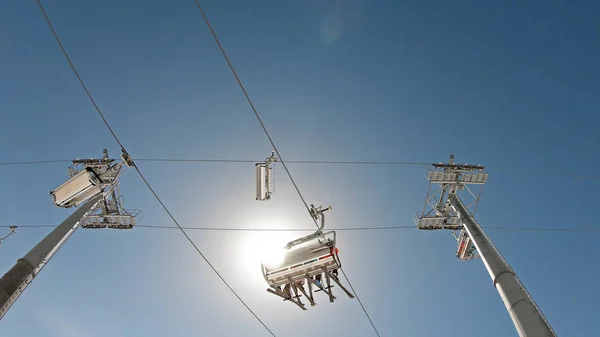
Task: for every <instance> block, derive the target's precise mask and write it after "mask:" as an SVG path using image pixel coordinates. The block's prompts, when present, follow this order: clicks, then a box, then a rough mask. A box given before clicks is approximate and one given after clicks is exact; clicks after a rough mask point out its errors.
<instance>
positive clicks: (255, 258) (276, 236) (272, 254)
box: [244, 233, 289, 268]
mask: <svg viewBox="0 0 600 337" xmlns="http://www.w3.org/2000/svg"><path fill="white" fill-rule="evenodd" d="M288 241H289V240H288V238H287V237H286V236H285V235H282V233H256V234H252V235H248V236H247V237H246V239H245V244H244V260H245V261H246V262H247V264H248V265H251V266H252V268H260V265H261V263H264V264H265V265H266V266H267V267H269V268H276V267H277V266H279V265H281V263H283V259H284V257H285V253H284V249H283V246H285V244H286V243H287V242H288Z"/></svg>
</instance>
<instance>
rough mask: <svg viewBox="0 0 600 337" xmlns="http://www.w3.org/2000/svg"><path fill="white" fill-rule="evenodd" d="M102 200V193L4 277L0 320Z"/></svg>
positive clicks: (34, 248)
mask: <svg viewBox="0 0 600 337" xmlns="http://www.w3.org/2000/svg"><path fill="white" fill-rule="evenodd" d="M102 198H103V194H102V193H100V194H98V195H97V196H95V197H93V198H92V199H90V200H89V201H88V202H86V203H85V204H83V205H82V206H81V207H79V209H77V210H76V211H75V212H73V214H71V215H70V216H69V217H68V218H67V219H66V220H65V221H63V222H62V223H61V224H60V225H58V227H56V228H55V229H54V230H53V231H52V232H50V234H48V235H47V236H46V237H45V238H44V239H42V241H40V242H39V243H38V244H37V245H36V246H35V247H33V249H31V250H30V251H29V252H28V253H27V254H26V255H25V256H24V257H23V258H21V259H19V260H18V261H17V263H16V264H15V265H14V266H13V267H12V268H11V269H10V270H9V271H8V272H7V273H6V274H4V276H2V278H1V279H0V320H1V319H2V318H3V317H4V315H5V314H6V312H7V311H8V309H10V307H11V306H12V305H13V303H15V301H16V300H17V299H18V298H19V296H20V295H21V294H22V293H23V291H25V288H27V286H28V285H29V284H30V283H31V281H33V279H34V278H35V277H36V275H37V274H38V273H39V272H40V271H41V270H42V268H44V266H45V265H46V264H47V263H48V261H49V260H50V259H51V258H52V256H53V255H54V254H56V252H57V251H58V250H59V249H60V247H61V246H62V245H63V244H64V243H65V242H66V241H67V239H68V238H69V237H70V236H71V235H72V234H73V233H74V232H75V230H76V229H77V228H78V227H79V225H80V224H81V221H82V220H83V219H84V218H85V217H86V216H87V215H88V214H90V213H91V212H92V211H93V210H94V209H95V208H96V207H97V206H98V203H99V202H100V201H101V200H102Z"/></svg>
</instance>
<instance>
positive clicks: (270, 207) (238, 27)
mask: <svg viewBox="0 0 600 337" xmlns="http://www.w3.org/2000/svg"><path fill="white" fill-rule="evenodd" d="M43 3H44V4H45V7H46V11H47V13H48V15H49V16H50V19H51V20H52V21H53V24H54V26H55V29H56V30H57V32H58V34H59V35H60V37H61V38H62V41H63V43H64V45H65V47H66V48H67V50H68V52H69V53H70V55H71V57H72V59H73V61H74V62H75V65H76V66H77V67H78V69H79V71H80V73H81V75H82V77H83V79H84V81H85V82H86V84H87V85H88V87H89V89H90V90H91V92H92V94H93V95H94V97H95V99H96V100H97V102H98V104H99V106H100V108H101V109H102V110H103V112H104V113H105V115H106V117H107V119H108V120H109V122H110V123H111V124H112V125H113V127H114V129H115V132H116V133H117V135H119V137H120V138H121V140H122V142H123V143H124V145H125V147H126V148H127V149H128V151H129V152H130V153H131V155H132V156H133V157H134V158H189V159H195V158H200V159H249V160H260V159H262V158H265V157H267V156H269V155H270V152H271V150H272V148H271V146H270V144H269V142H268V140H267V138H266V137H265V135H264V133H263V131H262V130H261V128H260V125H259V124H258V122H257V121H256V118H255V117H254V115H253V113H252V111H251V110H250V108H249V106H248V104H247V102H246V101H245V99H244V97H243V95H242V93H241V91H240V90H239V88H238V87H237V84H236V83H235V80H234V78H233V76H232V75H231V73H230V72H229V69H228V68H227V66H226V63H225V62H224V60H223V59H222V56H221V55H220V52H219V50H218V49H217V46H216V44H215V43H214V41H213V40H212V37H211V36H210V34H209V32H208V29H207V28H206V26H205V24H204V22H203V21H202V19H201V16H200V14H199V12H198V10H197V9H196V7H195V5H194V2H193V1H191V0H190V1H139V0H136V1H133V0H131V1H114V0H110V1H68V2H66V1H43ZM203 6H204V8H205V10H206V12H207V15H208V16H209V18H210V19H211V21H212V24H213V26H214V28H215V30H216V31H217V34H218V35H219V36H220V38H221V40H222V43H223V44H224V46H225V48H226V50H227V51H228V53H229V56H230V58H231V60H232V62H233V63H234V65H235V66H236V68H237V70H238V73H239V75H240V77H241V79H242V81H243V82H244V84H245V85H246V88H247V89H248V91H249V93H250V95H251V97H252V99H253V100H254V103H255V105H256V107H257V109H258V111H259V113H260V114H261V117H262V118H263V119H264V121H265V124H266V127H267V128H268V129H269V131H270V132H271V134H272V136H273V139H274V141H275V143H276V145H277V146H278V148H279V150H280V151H281V154H282V156H283V158H284V159H289V160H349V161H361V160H362V161H364V160H382V161H417V162H422V161H425V162H438V161H446V160H447V159H448V156H449V155H450V154H454V155H455V156H456V161H457V162H466V163H470V164H483V165H486V166H487V168H488V170H489V172H490V178H489V183H488V184H487V186H486V188H485V191H484V193H483V197H482V201H481V203H480V207H479V209H478V212H477V213H478V219H479V221H480V222H481V224H482V225H483V226H509V227H524V228H532V227H544V228H590V229H598V228H599V227H598V220H597V215H595V213H594V212H592V210H594V209H596V208H597V207H598V202H599V201H600V200H599V198H598V193H597V191H598V187H600V178H599V177H598V173H597V172H598V166H599V165H600V159H599V157H600V156H599V154H600V150H599V148H600V132H599V131H598V130H599V128H600V113H599V110H600V94H599V90H600V21H598V15H599V14H600V2H598V1H587V2H586V1H570V2H568V3H567V2H566V1H544V2H535V3H534V2H522V1H495V2H490V1H485V2H476V1H471V2H448V1H432V2H423V1H408V2H402V1H361V0H347V1H332V0H329V1H322V0H308V1H274V0H268V1H252V2H251V1H242V0H222V1H214V0H207V1H203ZM103 148H108V149H109V153H111V154H113V155H114V156H116V155H118V153H119V148H118V146H117V144H116V143H115V141H114V140H113V139H112V138H111V136H110V134H109V132H108V131H107V129H106V128H105V126H104V125H103V124H102V122H101V120H100V118H99V117H98V115H97V113H96V112H95V110H94V109H93V107H92V105H91V103H90V102H89V100H88V99H87V97H86V96H85V94H84V92H83V90H82V89H81V87H80V85H79V83H78V82H77V79H76V78H75V76H74V74H73V73H72V71H71V70H70V68H69V66H68V63H67V62H66V60H65V59H64V57H63V55H62V54H61V52H60V50H59V48H58V46H57V44H56V42H55V41H54V39H53V37H52V35H51V33H50V31H49V29H48V27H47V25H46V23H45V21H44V18H43V16H42V15H41V12H40V10H39V9H38V7H37V5H36V2H35V1H3V2H1V3H0V161H2V162H8V161H28V160H51V159H74V158H78V157H79V158H81V157H99V156H100V155H101V153H102V149H103ZM138 165H139V167H140V169H141V170H142V172H143V173H144V174H145V175H146V176H147V178H148V180H149V181H150V183H151V184H152V186H153V187H154V188H155V189H156V191H157V193H158V194H159V196H160V197H161V198H162V199H163V200H164V201H165V203H166V204H167V206H168V207H169V208H170V210H171V211H172V212H173V214H174V215H175V217H176V218H177V219H178V220H179V221H180V223H181V224H182V225H183V226H212V227H223V228H233V227H247V228H250V227H271V228H307V229H310V228H312V227H311V226H312V221H311V219H310V218H309V216H308V215H307V213H306V211H305V210H304V209H303V205H302V203H301V201H300V199H299V197H298V196H297V195H296V194H295V191H294V190H293V187H292V185H291V183H290V181H289V179H288V178H287V176H286V175H285V173H284V171H283V170H282V166H281V165H280V164H279V165H276V169H275V170H276V191H275V193H274V194H273V198H272V200H270V201H268V202H264V203H261V202H258V201H255V200H254V186H255V185H254V165H253V164H252V163H249V164H222V163H184V164H182V163H154V162H142V161H140V162H138ZM66 166H67V164H65V163H58V164H44V165H23V166H2V167H0V172H1V174H2V179H1V184H0V187H1V189H2V193H0V205H2V206H3V207H2V212H3V214H2V220H1V223H0V225H10V224H16V225H23V226H24V225H34V224H58V223H60V222H61V221H62V220H63V219H64V218H66V217H67V216H68V215H69V213H70V210H65V209H59V208H57V207H55V206H54V205H53V204H52V202H51V199H50V196H49V191H50V190H51V189H53V188H55V187H56V186H58V185H59V184H60V183H62V182H63V181H64V180H65V179H66V178H67V170H66ZM289 168H290V170H291V173H292V175H293V176H294V178H295V179H296V181H297V183H298V185H299V187H300V189H301V191H302V192H303V194H304V196H305V197H306V199H307V201H308V202H309V203H314V204H317V205H319V204H322V205H325V206H328V205H331V206H333V211H331V212H329V214H328V223H327V225H328V226H331V227H343V228H351V227H369V226H372V227H380V226H399V225H411V224H413V223H412V219H413V214H414V212H417V211H420V210H421V208H422V207H423V203H424V197H425V193H426V191H427V181H426V180H425V179H424V177H423V174H422V173H423V168H422V167H418V166H353V165H308V164H289ZM121 191H122V192H123V195H124V198H125V204H126V207H128V208H138V209H141V210H142V211H143V213H144V219H143V221H142V224H145V225H173V224H172V222H171V220H170V219H169V218H168V216H167V215H166V214H165V212H164V211H163V210H162V209H161V208H160V205H159V204H158V203H157V202H156V200H155V199H153V197H152V195H151V194H150V192H149V191H148V189H147V188H146V187H145V186H144V185H143V183H142V181H141V179H140V178H139V177H138V176H137V174H136V173H135V172H133V171H131V172H128V173H127V174H126V175H125V176H123V177H122V179H121ZM2 230H3V231H6V232H8V230H7V229H6V228H4V229H2ZM49 231H50V228H37V229H26V228H20V229H18V230H17V235H16V236H12V237H10V238H9V239H7V240H6V241H4V242H3V243H2V246H1V248H0V271H2V273H4V272H5V271H7V270H8V269H9V268H10V267H11V266H12V265H13V264H14V263H15V261H16V260H17V259H18V258H19V257H21V256H23V255H24V254H25V253H26V252H27V251H28V250H29V249H30V248H31V247H33V246H34V245H35V243H36V242H38V241H39V240H40V239H41V238H43V237H44V236H45V235H46V234H47V233H48V232H49ZM304 234H305V233H288V232H286V233H271V234H270V233H246V232H204V231H194V232H190V235H191V237H192V238H193V240H194V241H195V242H196V243H197V244H198V246H199V247H200V248H201V249H202V251H203V252H204V253H205V254H206V256H207V257H208V258H209V259H210V260H211V262H213V263H214V265H215V267H216V268H217V269H218V270H219V271H220V272H221V273H222V275H223V277H225V279H226V280H228V281H229V282H230V283H231V286H232V287H233V288H234V289H235V290H236V291H237V292H238V293H239V294H240V296H241V297H242V298H243V299H244V300H245V301H246V302H247V303H248V305H249V306H250V307H251V308H252V309H253V310H254V311H255V312H256V313H257V315H258V316H259V317H261V319H262V320H263V321H264V322H265V323H266V324H267V325H268V326H269V327H270V328H271V330H272V331H273V332H274V333H275V334H276V335H277V336H290V337H292V336H307V334H311V335H315V334H318V335H329V336H357V337H362V336H374V335H375V334H374V332H373V330H372V328H371V326H370V325H369V322H368V321H367V319H366V317H365V316H364V314H363V312H362V310H361V308H360V306H359V304H358V303H357V301H356V300H351V299H348V298H346V297H345V296H342V294H340V293H339V292H338V295H339V296H338V300H337V301H336V302H335V303H333V304H330V303H328V301H327V299H326V298H325V296H324V295H323V294H319V295H322V296H318V298H317V302H318V304H317V306H316V307H314V308H310V309H309V310H308V311H306V312H302V311H300V310H299V309H298V308H297V307H295V306H294V305H292V304H289V303H282V302H281V301H280V300H279V299H278V298H277V297H275V296H273V295H270V294H268V293H267V292H266V291H265V289H266V287H267V285H266V282H264V280H263V279H262V275H261V274H260V264H259V261H258V259H257V253H256V252H257V251H258V250H259V249H260V248H261V247H262V246H264V245H268V244H273V243H276V244H281V245H283V244H285V242H287V241H288V240H290V239H293V238H295V236H300V235H304ZM489 234H490V236H491V237H492V239H493V240H494V242H495V243H496V244H497V246H498V247H499V249H500V250H501V251H502V252H503V254H504V256H505V257H506V258H507V259H508V261H509V262H510V263H511V265H512V266H513V268H514V269H515V271H516V272H517V274H518V275H519V277H520V278H521V280H522V281H523V282H524V284H525V285H526V287H527V288H528V289H529V291H530V293H531V294H532V296H533V297H534V298H535V300H536V301H537V303H538V304H539V306H540V307H541V308H542V310H543V311H544V313H545V315H546V316H547V318H548V319H549V321H550V322H551V324H552V326H553V327H554V329H555V330H556V332H557V334H558V335H559V336H577V337H580V336H597V335H598V331H599V330H600V321H599V320H598V319H597V317H598V313H599V312H600V304H599V302H598V299H599V298H600V290H599V288H598V287H597V279H598V277H599V276H600V272H599V269H598V260H599V258H600V245H598V244H597V240H598V232H594V231H589V232H584V233H561V232H526V231H499V230H489ZM0 235H3V233H0ZM338 245H339V248H340V257H341V258H342V261H343V263H344V269H345V271H346V273H347V274H348V276H349V277H350V280H351V281H352V283H353V285H354V288H355V289H356V291H357V292H358V295H359V296H360V297H361V299H362V301H363V303H364V305H365V307H366V308H367V310H368V312H369V314H370V315H371V317H372V319H373V321H374V324H375V325H376V326H377V328H378V329H379V331H380V333H381V335H382V336H408V337H420V336H430V337H433V336H457V337H475V336H477V337H478V336H487V337H504V336H516V332H515V330H514V327H513V325H512V322H511V320H510V318H509V316H508V314H507V312H506V310H505V308H504V306H503V304H502V302H501V300H500V298H499V296H498V294H497V292H496V290H495V289H494V287H493V285H492V281H491V280H490V277H489V275H488V274H487V272H486V270H485V268H484V266H483V264H482V263H481V261H480V260H474V261H469V262H462V261H459V260H458V259H456V258H455V257H454V252H455V249H456V243H455V241H454V239H453V238H452V237H451V236H450V234H449V233H448V232H445V231H437V232H436V231H427V232H426V231H419V230H417V229H405V230H384V231H367V232H364V231H361V232H359V231H352V232H338ZM0 335H1V336H19V337H33V336H45V337H53V336H56V337H91V336H94V337H97V336H148V337H151V336H249V337H250V336H268V333H267V332H266V331H265V330H264V328H263V327H262V326H261V325H260V324H259V323H258V322H257V321H256V320H255V319H254V318H253V317H252V315H251V314H250V313H249V312H248V311H247V310H246V309H245V308H244V307H243V306H242V305H241V304H240V303H239V301H238V300H237V299H236V298H235V297H234V296H233V295H232V294H231V293H230V292H229V290H228V289H227V288H226V287H225V286H224V285H223V284H222V283H221V281H220V280H219V279H218V278H217V277H216V275H215V274H214V273H213V272H212V271H211V270H210V268H209V267H208V266H207V265H206V263H205V262H204V261H203V260H202V259H201V258H200V257H199V256H198V254H197V253H196V251H194V250H193V248H192V247H191V245H189V243H188V242H187V241H186V240H185V238H184V237H183V235H182V234H181V233H180V232H178V231H176V230H159V229H148V228H137V229H134V230H132V231H110V230H98V231H90V230H87V231H86V230H79V231H78V232H77V233H75V235H74V236H73V237H72V238H71V239H70V240H69V241H68V242H67V244H66V245H65V246H64V247H63V248H62V249H61V250H60V252H59V253H58V254H57V255H56V256H55V258H54V259H53V260H52V261H51V262H50V264H49V265H48V266H47V267H46V268H45V269H44V270H43V272H42V273H41V274H40V275H39V276H38V277H37V278H36V279H35V281H34V282H33V284H32V285H31V286H30V287H29V288H28V289H27V290H26V292H25V293H24V295H23V296H22V297H21V298H20V299H19V301H18V302H17V303H16V304H15V305H14V306H13V308H12V309H11V311H10V312H9V313H8V314H7V315H6V316H5V318H4V319H3V320H2V322H1V323H0Z"/></svg>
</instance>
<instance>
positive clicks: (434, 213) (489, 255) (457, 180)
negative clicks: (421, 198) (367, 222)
mask: <svg viewBox="0 0 600 337" xmlns="http://www.w3.org/2000/svg"><path fill="white" fill-rule="evenodd" d="M484 169H485V168H484V167H483V166H481V165H468V164H456V163H454V156H450V161H449V162H448V163H438V164H433V165H432V168H428V173H427V180H429V190H428V191H427V197H426V200H425V206H424V207H423V212H422V213H420V214H419V213H417V214H416V216H415V224H416V225H417V227H418V228H419V229H423V230H435V229H448V230H452V231H453V235H454V237H455V238H456V239H457V241H458V249H457V252H456V257H457V258H459V259H461V260H470V259H472V258H476V257H480V258H481V259H482V260H483V264H484V265H485V267H486V269H487V271H488V273H489V274H490V277H491V278H492V281H493V283H494V286H495V287H496V289H497V290H498V293H499V294H500V297H501V298H502V301H503V302H504V305H505V306H506V309H507V310H508V313H509V314H510V318H511V319H512V321H513V323H514V325H515V327H516V329H517V332H518V333H519V336H521V337H556V333H555V332H554V330H553V329H552V327H551V326H550V323H548V321H547V320H546V318H545V317H544V315H543V314H542V311H541V310H540V308H539V307H538V306H537V305H536V303H535V302H534V300H533V298H532V297H531V296H530V295H529V293H528V292H527V289H525V286H523V284H522V283H521V281H520V280H519V278H518V277H517V275H516V273H515V272H514V270H513V269H512V268H511V267H510V265H509V264H508V262H507V261H506V260H505V259H504V257H503V256H502V254H500V251H498V249H497V248H496V246H495V245H494V243H493V242H492V240H491V239H490V237H489V236H488V235H487V234H486V233H485V232H484V231H483V229H482V228H481V226H480V225H479V223H478V222H477V220H475V211H476V210H477V205H478V203H479V197H480V196H481V191H482V189H483V185H484V184H485V183H486V181H487V178H488V174H487V172H485V171H484ZM432 185H438V186H439V189H436V190H435V191H434V192H431V187H432ZM469 185H478V186H479V192H478V193H477V195H475V193H473V191H472V190H471V189H470V188H469ZM460 191H463V192H468V193H465V194H466V195H467V196H468V197H469V198H471V199H472V201H471V202H469V203H468V204H465V203H463V201H462V200H461V198H460V197H459V195H458V192H460ZM456 231H460V233H459V234H458V235H456ZM475 251H477V253H475Z"/></svg>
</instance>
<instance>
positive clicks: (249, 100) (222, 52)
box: [195, 0, 380, 336]
mask: <svg viewBox="0 0 600 337" xmlns="http://www.w3.org/2000/svg"><path fill="white" fill-rule="evenodd" d="M195 2H196V7H198V10H199V11H200V14H201V15H202V18H204V22H205V23H206V25H207V26H208V29H209V30H210V32H211V34H212V36H213V38H214V40H215V42H216V43H217V45H218V46H219V49H220V50H221V54H223V57H224V58H225V61H226V62H227V65H228V66H229V69H230V70H231V72H232V73H233V76H234V77H235V79H236V81H237V83H238V84H239V86H240V89H241V90H242V92H243V93H244V96H245V97H246V100H247V101H248V104H249V105H250V108H251V109H252V111H253V112H254V115H255V116H256V118H257V119H258V122H259V123H260V125H261V127H262V129H263V131H264V132H265V134H266V135H267V138H269V142H271V146H273V150H274V151H275V152H276V153H277V156H278V157H279V161H281V164H282V165H283V168H284V169H285V172H286V173H287V175H288V176H289V177H290V180H291V181H292V184H293V185H294V188H296V192H298V195H299V196H300V199H302V202H303V203H304V206H305V207H306V210H307V211H308V212H309V214H310V213H311V209H310V207H309V206H308V203H307V202H306V200H305V199H304V196H303V195H302V193H301V192H300V189H299V188H298V185H296V182H295V181H294V178H292V174H291V173H290V171H289V170H288V168H287V165H286V164H285V161H284V160H283V158H282V156H281V154H280V153H279V150H277V147H276V146H275V143H274V142H273V139H272V138H271V136H270V135H269V132H268V131H267V128H266V127H265V124H264V123H263V121H262V119H261V118H260V116H259V114H258V111H256V108H255V107H254V104H253V103H252V100H251V99H250V96H249V95H248V92H247V91H246V89H245V88H244V85H243V84H242V81H241V80H240V78H239V76H238V75H237V72H236V71H235V68H234V67H233V64H231V61H230V60H229V57H227V53H226V52H225V49H224V48H223V45H222V44H221V42H220V41H219V38H218V37H217V34H216V33H215V31H214V29H213V27H212V25H211V24H210V21H209V20H208V17H207V16H206V13H205V12H204V10H203V9H202V6H201V5H200V1H199V0H195ZM311 218H312V219H313V221H314V223H315V226H317V228H319V224H318V223H317V219H316V218H315V217H312V216H311ZM340 269H342V268H341V267H340ZM342 273H343V274H344V276H346V273H344V271H343V270H342ZM346 281H348V284H350V280H348V278H347V277H346ZM354 294H355V296H356V299H357V300H358V302H359V303H360V305H361V307H362V309H363V311H364V312H365V315H366V316H367V318H368V319H369V322H371V325H372V326H373V329H374V330H375V333H376V334H377V336H380V335H379V331H377V329H376V328H375V325H374V324H373V321H371V318H370V317H369V314H368V313H367V310H366V309H365V307H364V306H363V305H362V302H361V301H360V298H359V297H358V295H356V292H355V293H354Z"/></svg>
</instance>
